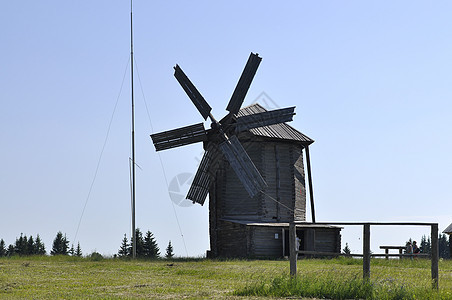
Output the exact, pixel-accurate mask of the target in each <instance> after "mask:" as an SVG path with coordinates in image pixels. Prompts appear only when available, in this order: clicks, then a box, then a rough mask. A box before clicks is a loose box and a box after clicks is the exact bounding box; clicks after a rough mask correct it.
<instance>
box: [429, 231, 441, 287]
mask: <svg viewBox="0 0 452 300" xmlns="http://www.w3.org/2000/svg"><path fill="white" fill-rule="evenodd" d="M431 230H432V231H431V237H432V285H433V288H434V289H438V286H439V285H438V278H439V277H438V275H439V274H438V273H439V272H438V260H439V249H438V224H432V226H431Z"/></svg>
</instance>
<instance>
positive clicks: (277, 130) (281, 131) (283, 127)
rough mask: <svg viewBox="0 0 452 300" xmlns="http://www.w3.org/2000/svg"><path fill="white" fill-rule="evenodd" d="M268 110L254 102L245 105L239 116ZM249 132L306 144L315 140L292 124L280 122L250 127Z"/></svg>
mask: <svg viewBox="0 0 452 300" xmlns="http://www.w3.org/2000/svg"><path fill="white" fill-rule="evenodd" d="M266 111H267V110H266V109H265V108H263V107H262V106H261V105H260V104H258V103H254V104H252V105H249V106H246V107H243V108H241V109H240V110H239V112H238V113H237V116H239V117H242V116H248V115H253V114H256V113H262V112H266ZM249 132H251V133H252V134H254V135H256V136H261V137H266V138H274V139H282V140H288V141H297V142H301V143H302V144H304V145H310V144H312V143H313V142H314V140H313V139H311V138H310V137H308V136H307V135H304V134H303V133H301V132H300V131H298V130H296V129H295V128H293V127H292V126H290V125H288V124H286V123H279V124H274V125H268V126H262V127H258V128H252V129H249Z"/></svg>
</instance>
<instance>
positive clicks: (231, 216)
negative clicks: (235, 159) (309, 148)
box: [209, 132, 340, 258]
mask: <svg viewBox="0 0 452 300" xmlns="http://www.w3.org/2000/svg"><path fill="white" fill-rule="evenodd" d="M239 139H240V142H241V143H242V145H243V147H244V148H245V150H246V152H247V153H248V155H249V156H250V158H251V160H252V161H253V163H254V164H255V166H256V168H257V169H258V170H259V172H260V173H261V175H262V177H263V178H264V180H265V181H266V183H267V187H266V188H265V189H264V191H263V192H262V193H259V194H258V195H256V196H255V197H252V198H251V197H250V196H249V195H248V193H247V192H246V190H245V188H244V187H243V185H242V184H241V182H240V181H239V179H238V178H237V176H236V174H235V172H234V170H233V169H232V168H231V166H230V165H229V163H228V162H227V161H226V160H224V159H223V160H220V162H219V168H218V171H217V173H216V176H215V181H214V184H213V185H212V187H211V189H210V193H209V198H210V200H209V201H210V202H209V208H210V212H209V217H210V221H209V225H210V229H209V230H210V244H211V254H212V255H213V256H225V257H231V256H234V257H274V258H276V257H281V256H282V255H283V248H284V245H283V236H282V234H281V233H282V229H283V228H284V227H266V226H262V227H259V226H246V225H244V223H243V222H245V221H247V222H256V223H282V222H284V223H290V222H293V221H297V222H300V221H305V220H306V187H305V184H306V181H305V172H304V161H303V145H301V144H300V143H298V142H293V141H292V142H291V141H285V140H282V141H279V140H274V139H268V138H263V137H256V136H253V135H252V134H250V133H249V132H245V133H242V134H240V135H239ZM225 220H228V221H231V220H232V221H234V220H235V221H236V224H234V222H227V221H225ZM239 221H241V222H242V223H241V224H239V223H240V222H239ZM286 229H287V230H288V227H287V228H286ZM275 234H277V235H278V238H275ZM337 235H339V238H337ZM338 243H339V250H338V249H337V245H338ZM314 244H315V245H314ZM314 244H313V245H312V248H315V247H318V248H319V249H323V250H325V251H330V252H336V251H340V234H339V233H337V234H336V231H334V230H333V231H319V240H316V241H315V242H314ZM316 245H317V246H316Z"/></svg>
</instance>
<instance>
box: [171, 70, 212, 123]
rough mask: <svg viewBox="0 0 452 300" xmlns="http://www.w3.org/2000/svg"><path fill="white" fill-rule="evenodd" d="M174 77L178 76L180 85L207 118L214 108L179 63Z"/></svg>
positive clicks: (205, 118)
mask: <svg viewBox="0 0 452 300" xmlns="http://www.w3.org/2000/svg"><path fill="white" fill-rule="evenodd" d="M174 77H176V79H177V81H179V83H180V85H181V86H182V88H183V89H184V91H185V92H186V93H187V95H188V97H189V98H190V99H191V101H192V102H193V104H194V105H195V106H196V108H197V109H198V111H199V112H200V113H201V115H202V117H203V118H204V120H207V118H208V117H209V115H210V111H211V110H212V108H211V107H210V105H209V104H208V103H207V102H206V100H205V99H204V97H203V96H202V95H201V93H200V92H199V91H198V90H197V89H196V87H195V86H194V85H193V83H191V81H190V79H188V77H187V75H185V73H184V71H182V69H181V68H180V67H179V65H176V66H175V67H174Z"/></svg>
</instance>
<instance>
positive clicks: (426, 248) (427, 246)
mask: <svg viewBox="0 0 452 300" xmlns="http://www.w3.org/2000/svg"><path fill="white" fill-rule="evenodd" d="M419 248H420V249H421V252H422V253H425V254H430V253H431V251H432V243H431V241H430V236H428V237H426V236H425V235H423V236H422V238H421V244H420V247H419Z"/></svg>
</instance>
